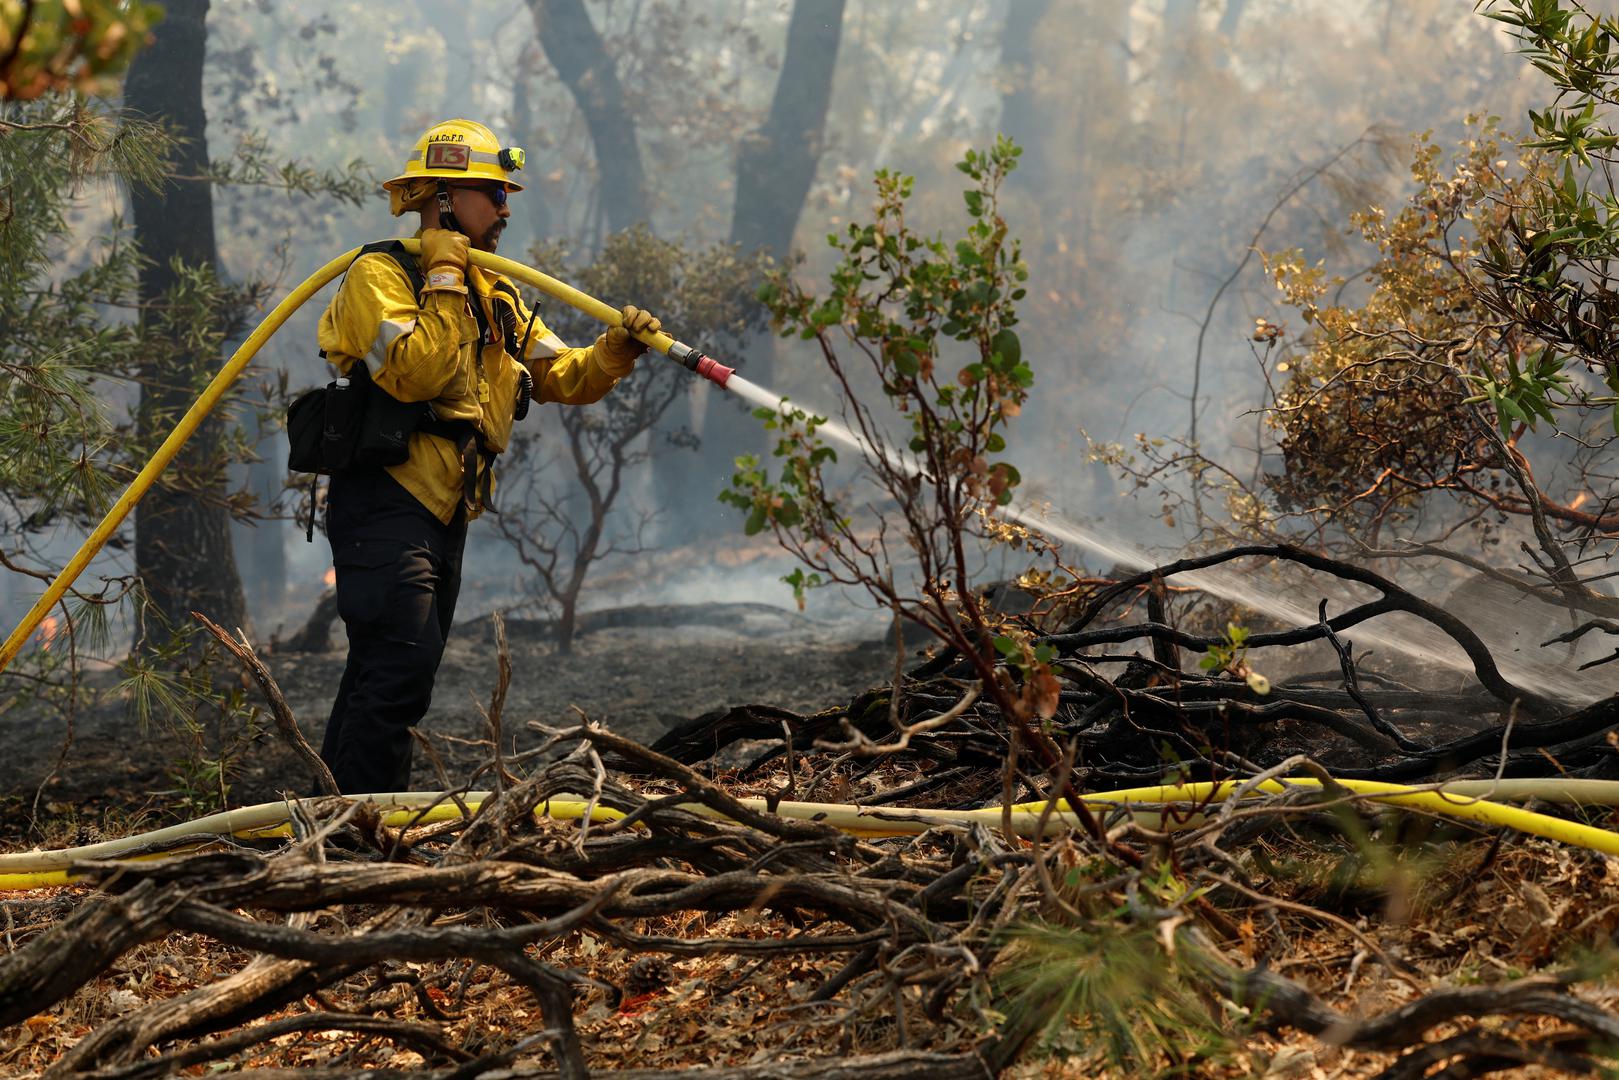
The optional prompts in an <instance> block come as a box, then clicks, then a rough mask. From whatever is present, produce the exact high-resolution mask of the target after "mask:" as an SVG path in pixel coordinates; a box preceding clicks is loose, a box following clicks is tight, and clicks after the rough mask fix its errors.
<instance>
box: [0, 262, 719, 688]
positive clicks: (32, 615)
mask: <svg viewBox="0 0 1619 1080" xmlns="http://www.w3.org/2000/svg"><path fill="white" fill-rule="evenodd" d="M404 246H405V250H407V251H409V252H410V253H411V254H413V255H415V254H420V252H421V241H419V240H405V241H404ZM359 253H360V249H359V248H355V249H354V250H352V251H346V252H344V253H343V254H341V255H339V256H338V257H337V258H335V259H333V260H332V261H331V262H329V263H327V264H326V265H325V266H323V267H321V268H320V269H319V270H316V271H315V272H314V273H313V274H311V275H309V277H307V278H305V279H304V281H303V284H301V285H299V286H298V287H297V288H296V289H293V290H292V292H290V293H288V294H287V296H286V298H285V299H284V300H282V301H281V303H279V304H277V305H276V306H275V308H274V310H272V311H271V312H270V314H268V315H266V316H265V317H264V321H263V322H261V323H259V325H258V326H257V327H256V328H254V330H253V332H252V333H251V334H249V335H248V336H247V340H245V341H243V342H242V344H241V347H240V348H238V349H237V350H236V352H235V353H234V354H232V356H231V358H230V360H229V361H227V362H226V364H225V366H224V367H222V368H220V370H219V374H217V375H215V376H214V378H213V381H212V382H210V383H209V384H208V386H207V388H206V389H205V390H203V392H202V394H201V396H200V397H198V398H197V400H196V401H195V402H193V403H192V406H191V408H190V409H188V410H186V414H185V415H184V416H183V417H181V418H180V422H179V423H178V424H176V425H175V428H174V431H172V432H171V433H170V434H169V437H168V438H167V439H164V440H163V445H162V446H159V447H158V448H157V452H156V453H155V454H153V455H152V459H151V460H150V461H148V462H147V463H146V466H145V468H143V469H141V471H140V473H139V474H137V475H136V477H135V479H134V480H132V481H130V484H129V487H128V488H127V489H126V490H125V491H124V493H123V494H122V495H120V496H119V497H118V501H117V502H115V503H113V504H112V508H111V509H109V510H108V511H107V514H106V516H105V517H103V518H102V519H101V523H100V524H99V525H97V526H96V527H95V529H94V530H92V531H91V533H90V535H89V536H88V537H86V538H85V541H84V543H83V544H81V545H80V547H79V550H78V551H77V552H75V553H74V555H73V558H71V559H69V560H68V563H67V565H66V566H64V567H63V568H62V572H61V573H59V574H57V575H56V578H55V580H53V581H52V582H51V583H50V586H49V587H48V588H47V589H46V590H45V592H44V593H43V594H42V595H41V596H40V598H39V600H38V602H36V603H35V604H34V606H33V607H32V608H31V609H29V612H28V614H26V615H24V616H23V618H22V621H21V622H20V623H18V624H17V627H16V629H15V630H13V631H12V632H11V636H10V637H8V638H6V641H5V644H4V645H3V646H0V671H4V670H5V669H6V668H7V667H8V666H9V665H10V664H11V661H12V660H14V659H16V657H17V654H18V653H19V652H21V651H22V647H23V645H24V644H25V643H26V642H27V641H28V638H29V635H31V634H32V633H33V632H34V630H35V628H37V627H38V626H39V624H40V622H41V620H43V619H44V618H45V616H46V615H47V614H48V613H49V612H50V610H51V608H53V607H55V606H56V604H57V602H58V601H60V600H61V599H62V597H63V596H64V595H65V594H66V593H67V590H68V589H69V588H71V587H72V585H73V582H74V581H76V580H78V577H79V575H80V574H81V573H83V572H84V568H85V567H87V566H89V565H90V561H91V560H92V559H94V558H95V557H96V555H97V553H99V552H100V551H101V548H102V546H103V545H105V544H106V542H107V541H108V540H109V539H110V538H111V537H112V534H113V533H115V532H117V531H118V527H119V526H120V525H122V524H123V523H124V519H125V518H127V517H128V516H129V514H130V511H132V510H134V509H135V504H136V503H138V502H140V501H141V499H142V498H144V497H145V495H146V492H147V490H148V489H150V488H151V486H152V485H153V484H154V483H155V482H156V481H157V478H158V477H159V476H161V475H162V473H163V470H164V469H166V468H168V466H169V462H171V461H173V460H174V457H175V455H176V454H178V453H179V452H180V448H181V447H182V446H184V445H185V442H186V440H187V439H189V438H191V436H192V434H193V433H195V432H196V430H197V428H198V427H200V426H201V425H202V422H203V421H204V420H206V419H207V418H208V414H209V413H210V412H212V411H213V409H214V407H215V406H216V405H218V404H219V401H220V399H221V398H223V397H224V396H225V392H226V391H227V390H229V389H230V388H231V385H232V384H234V383H235V382H236V380H237V379H238V378H240V377H241V375H242V372H243V371H245V370H247V365H248V364H249V363H251V362H252V360H253V357H254V356H256V355H258V352H259V350H260V349H262V348H263V347H264V343H265V342H267V341H269V340H270V338H271V336H272V335H274V334H275V332H276V331H277V330H279V329H281V327H282V325H283V324H284V323H286V321H287V319H288V318H290V317H291V316H292V313H293V312H295V311H297V310H298V309H299V308H300V307H302V306H303V305H304V303H305V302H306V301H308V300H309V298H310V297H311V296H314V295H315V294H316V293H317V292H319V291H320V290H321V289H322V288H324V287H325V286H326V285H327V284H328V283H329V282H331V281H332V279H334V278H336V277H338V276H340V275H341V274H342V273H343V272H344V271H345V270H347V269H348V268H349V264H350V263H352V262H353V261H354V260H355V258H356V256H358V255H359ZM472 261H473V263H474V264H475V265H477V266H478V267H480V268H482V269H485V270H493V271H494V272H496V273H498V274H504V275H506V276H507V277H509V278H514V279H516V280H517V281H521V282H523V283H524V284H525V285H531V286H533V287H534V288H536V289H538V290H540V291H541V292H543V293H545V294H546V295H547V296H550V297H553V298H555V299H557V300H560V301H562V302H563V303H565V304H568V305H569V306H571V307H575V308H578V309H579V310H580V311H582V312H584V313H585V314H587V315H589V316H591V317H592V318H594V319H598V320H600V321H601V322H604V323H606V324H607V325H609V326H617V325H619V323H620V322H621V321H622V319H621V317H620V315H619V313H618V311H617V310H615V309H613V308H611V307H609V306H608V305H606V304H604V303H602V302H601V301H600V300H597V299H596V298H595V297H593V296H589V295H587V294H585V293H582V292H580V291H579V290H578V289H575V288H574V287H573V286H572V285H568V284H566V283H565V282H561V281H558V280H557V279H556V278H554V277H551V276H550V275H548V274H542V273H540V272H539V271H538V270H535V269H533V268H532V267H528V266H524V265H523V264H522V263H518V262H513V261H512V260H510V259H503V258H501V257H500V256H498V255H490V254H488V253H486V252H482V251H474V252H472ZM636 337H637V338H638V339H639V340H640V341H642V342H644V343H645V344H646V345H648V346H649V347H651V348H653V349H656V350H657V351H658V352H660V353H663V354H665V355H667V356H670V357H672V358H674V359H676V360H678V361H680V362H681V363H682V364H684V365H685V366H686V367H687V368H689V369H691V370H692V371H695V372H696V373H697V374H699V375H701V376H703V377H704V378H706V379H709V380H710V381H712V382H716V383H718V384H719V385H720V386H722V387H723V386H724V385H725V381H726V379H727V378H729V376H730V375H731V369H730V368H727V367H725V366H724V365H721V364H717V363H715V362H714V361H713V360H710V359H709V358H708V357H706V356H704V355H703V354H702V353H701V352H699V351H698V350H696V349H694V348H692V347H691V346H690V345H686V344H684V343H682V342H679V341H676V340H675V339H674V338H672V337H670V336H669V335H668V334H661V333H660V334H645V333H642V334H637V335H636Z"/></svg>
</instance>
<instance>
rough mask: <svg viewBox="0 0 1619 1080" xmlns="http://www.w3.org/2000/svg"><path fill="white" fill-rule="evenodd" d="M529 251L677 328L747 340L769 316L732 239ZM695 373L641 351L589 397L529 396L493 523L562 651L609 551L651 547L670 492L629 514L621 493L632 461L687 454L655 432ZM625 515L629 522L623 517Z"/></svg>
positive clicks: (567, 316)
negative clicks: (577, 262) (583, 259)
mask: <svg viewBox="0 0 1619 1080" xmlns="http://www.w3.org/2000/svg"><path fill="white" fill-rule="evenodd" d="M535 259H536V261H537V262H539V263H540V264H541V265H545V266H550V267H553V268H555V269H554V271H553V272H555V273H561V274H562V275H563V276H564V277H565V278H566V279H567V280H569V281H572V282H574V283H576V284H577V285H578V286H579V287H580V288H582V289H584V290H585V291H586V292H588V293H590V294H592V295H595V296H608V297H617V296H633V297H635V298H636V299H637V301H638V302H642V303H644V304H645V305H646V306H647V309H648V310H650V311H656V312H657V313H658V314H659V316H660V317H661V318H664V319H666V320H668V323H669V325H670V326H679V327H680V328H681V332H682V333H689V334H694V335H697V336H699V337H700V339H701V340H704V341H709V342H714V343H716V344H717V345H720V346H724V345H726V344H731V343H735V342H737V341H741V340H744V339H745V338H746V337H747V335H748V334H749V333H751V332H752V331H755V330H757V329H758V328H759V327H760V326H761V325H762V324H763V322H764V310H763V308H761V307H760V306H759V305H758V304H756V303H753V302H751V301H750V298H749V295H748V293H749V286H750V284H751V283H752V282H753V281H755V280H757V278H758V275H759V273H760V270H761V264H760V260H759V258H758V257H757V256H756V257H755V258H754V259H751V260H750V259H746V258H742V257H740V256H739V255H738V254H737V251H736V249H735V248H733V247H730V246H728V245H723V244H721V245H715V246H714V247H711V248H709V249H708V250H704V251H692V250H688V249H686V248H683V247H681V246H679V245H677V244H674V243H671V242H669V241H667V240H662V239H659V238H658V237H656V236H654V235H653V234H652V232H651V230H649V229H648V228H647V227H646V226H644V225H642V226H638V227H636V228H633V229H630V230H628V231H627V232H623V233H617V234H615V235H613V236H611V237H609V238H608V240H607V243H606V245H605V246H603V248H602V250H601V253H600V254H599V255H598V256H597V257H596V259H595V261H594V262H592V263H590V264H588V265H584V266H572V265H570V263H569V259H568V258H567V254H566V252H565V251H564V250H561V249H556V248H552V249H549V250H540V251H536V252H535ZM546 325H547V326H549V327H550V328H551V329H552V330H553V331H554V332H556V333H557V334H559V335H560V336H561V337H562V338H563V340H575V341H578V340H584V339H585V338H587V337H588V336H589V335H590V334H592V333H594V332H595V328H594V326H593V325H592V323H591V321H590V320H589V319H588V318H587V317H586V316H583V315H580V314H579V313H578V312H575V311H573V309H571V308H562V309H559V310H557V311H556V312H555V313H554V314H553V315H552V316H550V317H548V318H547V320H546ZM691 378H692V376H691V375H690V374H689V373H688V372H687V371H686V370H685V369H684V368H681V367H680V366H679V365H677V364H673V363H670V362H669V361H668V360H665V359H664V358H663V357H661V356H659V355H657V354H656V353H648V354H647V355H646V356H645V357H644V358H643V359H642V360H641V362H640V364H639V365H638V366H637V368H636V371H635V372H634V373H633V374H632V375H631V376H629V378H628V379H627V380H626V382H625V383H623V384H620V385H619V386H618V387H617V388H616V389H615V390H614V391H613V392H612V393H611V394H609V395H607V397H605V398H603V399H602V401H601V402H600V403H599V404H598V405H596V406H595V407H593V408H590V409H562V410H560V411H553V410H550V409H546V408H544V407H543V406H536V407H535V408H536V411H537V412H538V413H539V415H538V416H537V417H531V418H530V419H529V421H528V425H529V426H528V427H526V428H523V427H520V429H519V434H518V435H517V437H516V438H514V439H513V442H512V447H511V450H510V452H509V453H508V454H507V455H506V457H507V461H506V464H505V466H504V468H503V470H502V481H503V482H502V489H501V497H500V498H499V499H498V500H497V502H498V505H499V507H500V513H499V514H498V515H496V516H495V519H494V520H495V526H496V528H497V529H499V530H500V534H501V536H502V538H504V539H505V540H506V542H507V543H509V544H511V545H512V548H513V549H514V550H515V551H516V552H517V556H518V558H519V560H520V561H521V562H522V564H523V565H524V566H525V567H527V568H528V569H529V570H530V571H532V572H533V574H534V575H535V577H534V578H533V579H531V582H530V602H534V603H538V604H539V606H540V607H541V608H543V609H544V610H547V611H549V612H551V613H552V614H554V616H555V618H556V643H557V651H558V652H560V653H563V654H567V653H570V652H572V650H573V639H574V635H575V632H576V628H577V626H578V614H579V603H580V598H581V595H582V592H583V589H584V584H585V578H586V575H588V574H589V573H590V571H591V569H592V568H593V567H594V566H596V565H598V564H600V563H602V562H604V561H607V560H610V559H613V558H626V557H629V556H633V555H637V554H640V553H642V552H643V551H644V550H646V549H645V547H644V546H643V540H644V536H643V532H644V528H645V526H646V525H649V524H651V523H652V522H653V521H654V520H655V519H656V516H657V507H658V505H659V504H665V505H666V503H665V499H666V493H665V492H662V491H660V490H658V489H657V488H656V487H654V488H653V491H652V495H653V505H652V506H646V505H641V506H638V507H637V506H632V507H630V514H626V513H625V507H624V505H623V503H624V502H625V501H631V502H634V501H635V500H633V498H632V499H630V500H626V496H629V495H631V492H630V491H628V490H627V489H628V488H629V487H630V486H632V485H633V484H634V483H635V482H636V473H637V471H638V470H640V469H641V468H642V467H643V466H645V465H646V464H647V463H648V462H649V461H652V460H654V459H657V458H669V459H672V460H674V461H675V462H677V463H681V464H685V465H687V466H688V467H691V466H692V465H693V464H694V461H693V455H691V454H689V453H687V452H686V451H689V450H690V448H691V446H690V440H689V439H683V438H680V437H679V436H678V435H676V436H666V435H663V434H661V433H660V432H659V430H658V429H659V421H660V420H661V419H662V417H663V415H664V413H665V412H666V411H667V410H668V408H669V406H670V403H671V402H673V401H675V400H676V399H677V398H678V397H679V396H680V395H681V394H683V393H684V392H685V390H686V384H687V383H688V382H689V381H690V380H691ZM534 425H538V430H535V428H534ZM579 493H582V496H583V497H582V498H581V497H578V495H579ZM630 516H633V517H634V518H635V519H636V521H635V523H634V524H630V523H628V522H626V521H625V520H624V519H625V518H626V517H630Z"/></svg>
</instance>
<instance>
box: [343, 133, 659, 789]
mask: <svg viewBox="0 0 1619 1080" xmlns="http://www.w3.org/2000/svg"><path fill="white" fill-rule="evenodd" d="M522 166H523V152H522V151H521V150H520V149H517V148H515V147H502V146H501V145H500V143H499V142H498V141H497V140H496V138H495V136H494V134H493V133H492V132H491V131H490V130H489V129H488V128H486V127H484V126H483V125H482V124H478V123H473V122H472V121H469V120H447V121H445V122H443V123H440V124H435V125H434V126H433V127H431V128H429V129H428V130H427V131H426V133H424V134H423V135H422V137H421V139H420V140H418V141H417V143H416V147H415V150H414V151H413V152H412V154H411V156H410V160H409V161H408V162H406V164H405V168H404V171H403V172H401V173H400V174H399V175H398V176H396V177H394V178H393V179H391V180H389V181H387V182H386V183H385V184H383V188H384V189H385V190H386V191H387V192H388V198H389V204H390V208H391V210H392V211H393V214H394V215H395V216H396V217H397V216H399V215H401V214H405V213H407V212H412V211H414V212H417V213H419V214H420V215H421V228H420V229H419V230H418V232H417V236H418V237H419V238H420V239H421V256H420V258H419V260H414V261H413V260H412V259H411V258H410V257H409V256H408V255H405V254H403V252H402V249H397V245H396V250H394V251H391V252H390V251H386V250H383V251H368V253H366V254H362V255H361V256H360V257H359V258H358V259H356V260H355V262H354V264H353V265H352V266H351V267H350V268H349V271H348V274H347V276H346V277H345V279H344V281H343V285H342V287H341V289H340V290H339V291H338V293H337V295H336V297H335V298H333V300H332V303H331V305H330V306H329V307H328V308H327V309H326V312H325V314H324V315H323V316H322V317H321V321H320V332H319V340H320V346H321V349H322V351H323V353H324V354H325V355H326V357H327V359H328V360H329V361H330V362H331V363H332V364H333V365H334V366H335V367H336V368H337V370H338V373H339V375H340V376H345V377H346V376H349V375H351V374H353V375H356V376H359V377H362V378H360V380H359V381H360V382H368V384H369V386H368V389H367V391H366V392H368V393H371V394H373V395H374V394H377V393H385V394H387V395H389V396H390V397H391V398H392V399H394V400H395V401H397V402H407V403H408V402H426V403H428V404H429V406H430V408H429V409H425V410H418V411H419V412H420V413H421V414H422V415H423V416H424V419H423V420H421V421H420V422H419V423H418V424H417V425H416V426H415V427H414V428H413V429H412V430H410V432H409V434H408V456H407V457H405V460H404V461H403V462H402V463H401V464H397V465H388V466H383V467H376V466H372V467H354V468H350V469H347V470H344V471H342V472H339V473H338V474H336V475H335V476H333V477H332V481H331V486H330V489H329V494H328V500H327V512H326V533H327V538H328V539H329V540H330V541H331V545H332V564H333V566H334V567H335V569H336V573H337V605H338V613H339V615H340V616H341V617H342V619H343V624H344V626H345V627H346V628H347V630H348V639H349V654H348V663H347V665H346V666H345V667H344V669H343V679H342V682H341V684H340V685H339V687H338V690H337V699H336V700H335V701H334V702H333V704H332V714H331V719H330V720H328V721H327V725H326V734H325V738H324V740H323V741H322V744H321V757H322V758H323V759H324V760H325V761H326V763H327V765H329V766H330V767H331V769H332V773H333V775H334V776H335V777H336V779H337V784H338V787H339V788H340V789H341V790H342V791H343V792H344V793H345V794H359V793H367V792H387V791H403V790H408V789H409V786H410V763H411V749H412V735H411V728H412V727H413V726H414V725H415V724H416V723H417V721H419V720H420V719H421V718H422V716H423V715H424V714H425V713H426V711H427V707H428V703H429V701H430V700H431V698H432V692H433V681H434V677H435V675H436V674H437V671H438V665H439V660H440V659H441V657H442V656H443V653H444V644H445V639H446V638H447V637H448V635H449V632H450V624H451V620H452V618H453V616H454V614H455V602H456V595H457V593H458V592H459V589H460V584H461V555H462V549H463V548H464V546H465V543H466V530H467V522H468V521H470V520H471V519H472V518H474V517H477V516H478V514H479V513H480V512H481V511H482V510H484V509H486V508H487V505H488V503H489V500H490V496H491V492H492V490H493V478H492V473H491V469H492V466H493V463H494V460H495V458H496V456H497V455H499V454H500V452H501V451H503V450H505V449H506V445H507V442H508V440H509V438H510V435H511V429H512V424H513V421H514V420H515V419H517V418H520V417H521V416H522V415H523V414H524V413H526V412H527V409H528V405H529V400H530V396H532V397H533V398H536V399H538V400H539V401H541V402H547V401H555V402H560V403H563V404H566V405H588V404H590V403H592V402H595V401H599V400H600V399H601V398H602V397H603V395H605V394H607V393H608V392H609V391H610V390H612V389H613V387H614V385H616V384H617V382H618V380H620V379H622V378H623V377H624V376H625V375H628V374H629V372H630V370H631V368H633V367H634V365H635V360H636V358H637V357H638V356H640V355H641V353H643V352H645V351H646V346H645V345H643V344H642V343H641V342H639V341H637V340H636V339H635V338H634V337H633V336H632V335H631V331H637V332H639V331H656V330H658V329H660V324H659V322H658V320H657V319H655V318H653V317H652V316H651V315H650V314H648V313H647V312H645V311H641V310H639V309H637V308H635V307H628V306H627V307H625V308H624V310H623V321H624V325H623V326H621V327H613V328H612V329H609V330H608V331H607V332H606V333H604V334H602V335H601V336H600V337H598V338H597V339H596V340H595V342H594V343H593V344H591V345H589V346H587V347H584V348H570V347H569V346H567V345H566V344H564V343H563V342H562V341H561V340H559V339H558V338H557V336H556V335H555V334H553V333H551V332H550V331H549V330H547V329H546V328H545V326H544V325H543V324H541V323H540V322H539V321H538V320H537V319H533V318H532V313H531V312H530V311H529V310H528V308H527V306H526V305H525V304H524V303H523V301H522V300H521V299H520V298H519V297H518V295H517V290H516V288H515V287H514V286H513V285H512V284H511V282H509V281H507V280H506V279H505V278H503V277H500V276H499V275H496V274H492V273H489V272H486V271H481V270H479V269H478V268H477V267H476V266H473V265H472V264H471V262H470V261H469V258H468V252H469V249H474V248H475V249H477V250H479V251H486V252H494V251H495V250H496V248H497V246H498V245H499V242H500V235H501V231H502V230H503V229H504V228H505V226H506V220H507V218H509V217H510V216H511V208H510V206H509V205H508V203H507V200H508V198H509V197H510V196H511V195H512V194H514V193H515V192H519V191H521V190H523V185H522V184H520V183H518V182H517V181H516V180H514V179H513V176H514V174H515V173H517V171H518V170H520V169H521V168H522ZM418 283H419V286H420V287H419V289H418V287H417V284H418ZM357 364H363V365H364V366H365V371H364V372H357V371H355V369H354V365H357ZM367 375H368V376H369V379H368V380H365V379H364V378H363V376H367ZM351 381H352V380H351ZM413 415H414V414H413ZM402 441H404V440H402ZM401 452H402V453H403V450H402V451H401Z"/></svg>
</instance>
